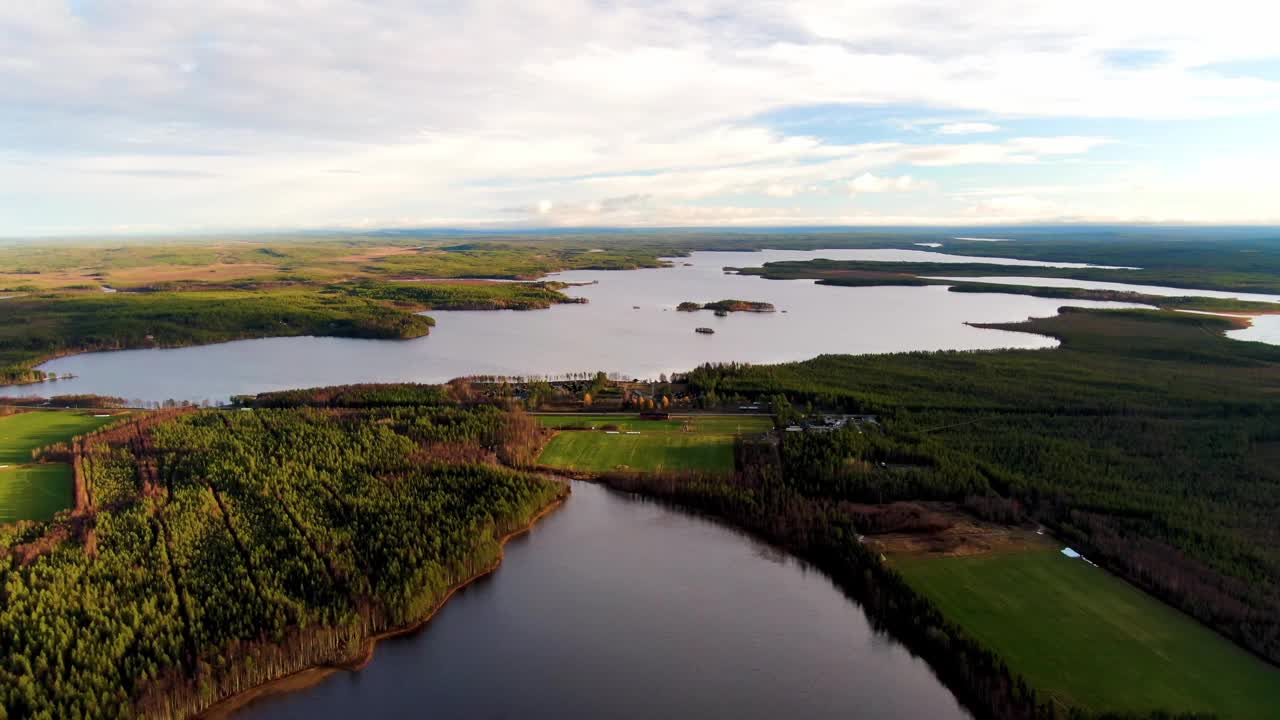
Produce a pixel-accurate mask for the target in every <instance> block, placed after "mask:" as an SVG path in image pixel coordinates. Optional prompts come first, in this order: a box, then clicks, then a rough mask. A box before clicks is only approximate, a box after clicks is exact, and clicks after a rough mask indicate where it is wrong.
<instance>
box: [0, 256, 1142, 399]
mask: <svg viewBox="0 0 1280 720" xmlns="http://www.w3.org/2000/svg"><path fill="white" fill-rule="evenodd" d="M873 252H874V253H893V256H895V257H901V256H902V254H903V253H908V254H910V253H913V252H915V251H909V250H893V251H869V250H838V251H825V250H824V251H813V252H800V251H772V250H771V251H763V252H703V253H694V254H693V256H691V257H689V258H679V259H677V261H676V264H675V266H674V267H670V268H660V269H646V270H634V271H626V272H607V271H575V272H567V273H560V274H558V275H556V276H555V278H556V279H560V280H565V281H570V282H593V281H595V284H591V285H584V286H581V287H575V288H571V289H570V290H569V292H570V293H571V294H574V295H577V296H581V297H585V298H587V299H588V300H589V301H590V302H589V303H587V304H579V305H560V306H556V307H553V308H551V309H550V310H539V311H532V312H513V311H502V312H470V311H467V312H432V313H431V315H432V316H433V317H434V318H435V319H436V321H437V325H436V327H435V329H434V330H433V331H432V334H431V335H430V336H428V337H425V338H420V339H417V340H407V341H392V340H353V339H347V338H315V337H300V338H269V339H264V340H246V341H240V342H232V343H223V344H220V345H209V346H203V347H193V348H179V349H172V350H129V351H122V352H110V353H96V354H88V355H77V356H72V357H67V358H60V359H58V360H54V361H52V362H50V363H47V364H45V365H44V366H42V368H43V369H45V370H48V371H50V372H57V373H59V374H63V373H71V374H73V375H76V376H77V377H76V378H75V379H71V380H62V381H59V382H58V384H57V385H56V386H54V385H43V386H20V387H9V388H4V387H0V395H13V394H17V395H27V394H31V393H32V392H38V393H44V394H51V393H58V394H74V393H97V394H102V395H114V396H118V397H123V398H126V399H141V400H164V399H167V398H174V399H185V400H192V401H195V402H199V401H202V400H211V401H219V400H225V399H226V398H229V397H230V396H232V395H236V394H244V393H256V392H263V391H268V390H280V389H286V388H296V387H308V386H318V385H337V384H344V383H353V382H405V381H412V382H443V381H446V380H449V379H450V378H454V377H458V376H460V375H468V374H495V375H526V374H545V375H554V374H559V373H564V372H579V371H596V370H604V371H606V372H616V373H619V374H622V375H625V376H629V377H649V378H657V377H658V376H659V375H660V374H663V373H667V374H670V373H672V372H681V371H685V370H688V369H690V368H693V367H696V366H698V365H699V364H701V363H704V362H753V363H776V362H785V361H790V360H803V359H807V358H811V357H814V356H816V355H820V354H823V353H855V354H856V353H879V352H899V351H910V350H944V349H957V350H959V349H966V350H976V349H993V348H1006V347H1020V348H1044V347H1053V346H1054V345H1055V344H1056V343H1055V341H1053V340H1051V339H1049V338H1045V337H1039V336H1035V335H1029V334H1026V333H1013V332H1005V331H998V330H983V329H978V328H974V327H970V326H968V325H965V323H966V322H979V323H981V322H1013V321H1019V320H1024V319H1026V318H1027V317H1031V316H1038V317H1039V316H1048V315H1053V314H1054V313H1056V312H1057V308H1058V307H1059V306H1060V305H1062V301H1061V300H1053V299H1045V298H1032V297H1025V296H1009V295H986V294H976V295H975V294H960V293H949V292H947V290H946V288H945V287H872V288H843V287H827V286H818V285H815V284H813V283H812V282H808V281H775V280H764V279H761V278H758V277H750V276H740V275H735V274H725V273H724V271H723V268H724V267H725V266H749V265H759V264H761V263H763V262H772V261H776V260H804V259H815V258H821V257H830V258H835V259H841V258H847V257H850V256H853V255H854V254H858V255H866V254H867V253H873ZM919 254H921V255H935V254H934V253H924V252H920V253H919ZM963 260H965V261H969V260H971V258H963ZM726 298H738V299H743V300H758V301H762V302H769V303H773V304H774V305H775V306H777V307H778V308H779V309H780V310H782V311H785V312H778V313H768V314H755V313H737V314H734V315H732V316H730V317H725V318H718V317H715V316H713V315H712V314H711V313H709V312H702V313H682V312H675V306H676V305H677V304H679V303H680V302H682V301H685V300H693V301H700V302H706V301H711V300H720V299H726ZM1071 304H1073V305H1082V306H1090V307H1132V306H1131V305H1126V304H1119V303H1093V302H1077V301H1073V302H1072V303H1071ZM635 306H640V309H638V310H637V309H634V308H635ZM699 326H709V327H712V328H714V329H715V331H716V333H715V334H714V335H709V336H708V335H698V334H695V333H694V328H696V327H699Z"/></svg>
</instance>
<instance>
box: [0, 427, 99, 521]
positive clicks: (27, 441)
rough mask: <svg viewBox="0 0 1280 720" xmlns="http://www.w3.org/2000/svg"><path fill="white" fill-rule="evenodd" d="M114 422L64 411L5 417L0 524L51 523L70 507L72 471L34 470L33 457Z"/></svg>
mask: <svg viewBox="0 0 1280 720" xmlns="http://www.w3.org/2000/svg"><path fill="white" fill-rule="evenodd" d="M113 419H114V418H98V417H94V414H93V413H91V412H65V411H38V412H27V413H21V414H18V415H9V416H7V417H0V523H8V522H14V521H17V520H48V519H50V518H52V517H53V515H54V513H57V512H58V511H59V510H65V509H66V508H68V507H71V504H72V502H73V497H72V476H71V468H70V467H69V466H68V465H65V464H62V463H40V464H33V463H32V462H31V451H32V450H34V449H36V448H39V447H44V446H45V445H52V444H53V443H57V442H62V441H64V440H69V439H71V438H72V437H74V436H76V435H82V434H84V433H86V432H89V431H91V430H95V429H97V428H99V427H102V426H103V425H105V424H107V423H109V422H111V421H112V420H113ZM5 466H7V467H5Z"/></svg>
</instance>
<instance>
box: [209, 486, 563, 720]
mask: <svg viewBox="0 0 1280 720" xmlns="http://www.w3.org/2000/svg"><path fill="white" fill-rule="evenodd" d="M549 482H559V481H549ZM564 489H565V492H564V493H563V494H562V495H560V496H559V497H557V498H556V499H554V500H552V501H551V502H550V503H548V504H547V505H546V506H545V507H543V508H542V509H541V510H539V511H538V512H536V513H534V515H533V516H532V517H530V518H529V522H528V523H527V524H525V525H524V526H522V527H519V528H516V529H515V530H512V531H511V532H509V533H507V534H506V535H503V536H502V537H500V538H498V546H499V548H498V557H497V558H496V559H495V560H494V561H493V563H492V564H491V565H489V566H488V567H486V568H484V569H483V570H481V571H480V572H477V573H476V574H475V575H472V576H471V577H469V578H466V579H464V580H462V581H460V582H458V583H456V584H455V585H453V586H452V587H450V588H449V590H448V592H446V593H445V594H444V597H442V598H440V602H438V603H436V604H435V606H433V607H432V608H431V610H430V611H429V612H428V613H427V614H426V615H425V616H423V617H422V618H421V619H419V620H415V621H413V622H411V623H409V624H407V625H403V626H401V627H398V628H393V629H391V630H385V631H383V632H380V633H378V634H376V635H371V636H369V637H368V638H366V639H365V641H364V644H363V645H362V646H361V648H360V652H359V653H357V654H356V655H354V656H352V657H351V658H348V659H347V660H344V661H342V662H340V663H336V664H330V665H316V666H312V667H309V668H305V669H303V670H299V671H297V672H294V673H290V674H288V675H285V676H283V677H279V678H276V679H275V680H269V681H267V682H265V683H262V684H261V685H257V686H255V687H252V688H249V689H248V690H244V691H242V692H239V693H236V694H235V695H232V696H230V697H226V698H223V699H222V700H219V701H218V702H216V703H214V704H213V705H210V706H209V707H207V708H205V709H204V710H202V711H200V712H199V713H197V714H196V715H194V716H192V717H195V718H199V719H200V720H224V719H225V718H228V717H231V716H232V715H234V714H235V713H236V712H237V711H239V710H242V709H244V708H246V707H248V706H249V705H252V704H253V703H255V702H257V701H258V700H262V699H264V698H268V697H272V696H275V695H285V694H288V693H292V692H298V691H300V690H306V689H308V688H311V687H315V686H316V685H318V684H320V683H321V682H324V681H325V680H327V679H328V678H329V677H331V676H333V675H336V674H338V673H340V672H360V671H361V670H363V669H364V668H366V667H368V665H369V663H370V662H372V661H373V657H374V654H375V653H376V651H377V647H378V643H379V642H381V641H383V640H389V639H391V638H395V637H400V636H402V635H409V634H412V633H415V632H418V631H419V630H421V629H422V628H424V627H425V626H426V625H427V623H429V622H431V620H432V619H434V618H435V616H436V614H437V613H439V612H440V610H441V609H442V608H444V606H445V605H446V604H447V603H448V602H449V600H450V599H452V598H453V596H454V595H455V594H457V593H458V592H459V591H460V590H462V589H464V588H466V587H467V586H469V585H471V584H472V583H474V582H475V581H476V580H479V579H480V578H482V577H486V576H489V575H492V574H493V573H494V572H496V571H497V570H498V568H499V567H500V566H501V565H502V561H503V559H504V558H505V557H506V545H507V542H508V541H509V540H511V539H512V538H515V537H519V536H520V535H524V534H525V533H528V532H531V531H532V530H533V528H534V526H535V525H537V524H538V521H540V520H542V519H543V518H544V517H546V516H547V515H550V514H551V513H553V512H555V511H556V510H559V509H560V508H561V507H563V506H564V504H565V502H566V501H567V500H568V499H569V496H570V495H571V494H572V490H571V489H570V487H569V485H568V483H564Z"/></svg>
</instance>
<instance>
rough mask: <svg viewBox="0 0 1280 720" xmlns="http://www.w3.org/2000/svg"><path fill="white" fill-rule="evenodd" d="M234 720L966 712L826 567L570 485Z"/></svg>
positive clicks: (943, 715)
mask: <svg viewBox="0 0 1280 720" xmlns="http://www.w3.org/2000/svg"><path fill="white" fill-rule="evenodd" d="M239 717H243V718H247V719H256V718H261V719H262V720H268V719H271V720H280V719H291V718H297V719H298V720H303V719H310V718H352V717H397V718H399V717H403V718H408V717H431V718H517V717H519V718H593V717H594V718H646V719H647V718H675V717H678V718H762V719H763V718H769V719H771V720H772V719H775V718H835V717H841V718H853V717H856V718H864V719H872V718H930V719H937V720H949V719H951V718H964V717H968V716H967V714H966V713H965V712H964V711H963V710H962V709H961V708H960V707H959V706H958V704H957V703H956V700H955V698H954V697H953V696H952V695H951V693H950V692H949V691H947V690H946V689H945V688H944V687H943V686H942V685H941V684H940V683H939V682H938V681H937V679H936V678H935V677H934V676H933V674H932V672H931V671H930V670H929V669H928V667H927V666H926V665H925V663H924V662H923V661H921V660H919V659H917V658H914V657H912V656H911V655H910V654H909V653H908V652H907V651H906V650H904V649H903V648H902V647H901V646H899V645H898V644H897V643H896V642H894V641H893V640H892V639H890V638H889V637H887V636H885V635H882V634H879V633H876V632H875V631H874V630H872V628H871V627H870V625H869V624H868V622H867V619H866V617H865V615H864V614H863V612H862V610H861V609H859V607H858V606H857V605H856V604H854V603H853V602H851V601H850V600H849V599H848V598H846V597H845V596H844V595H843V594H841V592H840V591H839V590H837V589H836V588H835V587H834V586H833V585H832V583H831V582H830V581H829V580H828V579H827V578H826V577H825V576H823V575H822V574H821V573H819V572H817V571H814V570H811V569H807V568H806V567H805V566H803V565H801V564H800V563H799V562H797V561H795V560H793V559H790V558H789V557H787V556H785V555H783V554H781V553H779V552H777V551H776V550H774V549H772V548H769V547H766V546H762V545H760V544H758V543H756V542H754V541H753V540H751V539H749V538H747V537H745V536H743V535H740V534H738V533H736V532H734V531H732V530H729V529H727V528H724V527H721V526H718V525H715V524H713V523H711V522H709V521H707V520H703V519H700V518H696V517H693V516H690V515H686V514H684V513H681V512H678V511H673V510H668V509H665V508H663V507H660V506H658V505H655V504H652V503H647V502H642V501H639V500H635V499H632V498H630V496H625V495H621V494H617V493H614V492H612V491H609V490H606V489H604V488H601V487H598V486H594V485H590V484H585V483H577V484H575V485H574V488H573V496H572V497H571V498H570V499H569V501H568V503H567V504H566V506H565V507H564V508H563V509H561V510H559V511H558V512H556V513H553V514H552V515H550V516H548V517H547V518H545V519H544V520H543V521H542V522H541V523H539V525H538V526H537V527H535V529H534V531H533V533H532V534H530V535H529V536H526V537H525V538H521V539H516V540H513V541H512V542H511V543H510V544H508V545H507V551H506V559H505V561H504V562H503V564H502V567H501V568H500V569H499V570H498V571H497V572H496V573H495V574H493V575H492V576H490V577H489V578H488V579H486V580H483V581H481V582H479V583H477V584H476V585H473V586H471V587H470V588H468V589H466V590H465V591H463V592H462V593H460V594H459V595H458V596H456V597H454V598H453V599H452V600H450V601H449V603H448V604H447V605H445V607H444V609H443V610H441V612H440V614H439V615H438V616H437V617H436V618H435V620H433V621H432V622H431V623H430V624H428V625H427V626H426V628H425V629H424V630H423V631H422V632H420V633H417V634H415V635H412V636H408V637H404V638H398V639H394V640H391V641H388V642H384V643H381V644H379V645H378V649H377V652H376V654H375V656H374V659H373V662H372V663H371V664H370V665H369V666H368V667H366V668H365V669H364V670H363V671H361V672H359V673H343V674H339V675H335V676H333V677H331V678H329V679H327V680H326V681H325V682H324V683H322V684H321V685H318V686H316V687H314V688H310V689H308V690H304V691H302V692H299V693H295V694H290V695H282V696H277V697H274V698H267V699H264V700H262V701H259V702H258V703H256V704H254V705H251V706H249V707H248V708H246V709H245V710H244V711H242V712H241V713H240V715H239Z"/></svg>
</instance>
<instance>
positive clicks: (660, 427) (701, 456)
mask: <svg viewBox="0 0 1280 720" xmlns="http://www.w3.org/2000/svg"><path fill="white" fill-rule="evenodd" d="M538 419H539V420H540V421H541V422H542V424H543V425H544V426H546V427H556V428H565V427H587V428H590V427H592V426H594V427H595V428H596V429H595V430H571V429H566V430H562V431H561V432H559V433H558V434H557V435H556V436H555V437H554V438H552V440H551V442H549V443H548V444H547V447H546V448H545V449H544V450H543V451H542V456H541V457H540V458H539V462H540V463H541V464H543V465H547V466H550V467H557V468H565V469H568V470H580V471H586V472H605V471H609V470H642V471H647V472H648V471H655V470H697V471H707V472H729V471H732V470H733V441H734V438H735V437H737V436H738V435H739V434H744V433H761V432H765V431H767V430H769V429H770V428H772V427H773V420H772V419H771V418H769V417H765V416H759V415H744V416H733V417H720V416H718V417H702V416H697V415H693V416H677V417H673V418H672V419H671V420H641V419H639V418H637V417H636V416H634V415H632V416H625V415H624V416H610V415H594V416H593V415H572V416H570V415H543V416H540V417H539V418H538ZM606 425H608V426H616V427H617V429H618V431H619V432H618V434H609V433H608V432H606V431H604V430H603V429H601V428H603V427H605V426H606ZM627 432H638V433H640V434H639V435H627V434H626V433H627Z"/></svg>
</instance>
